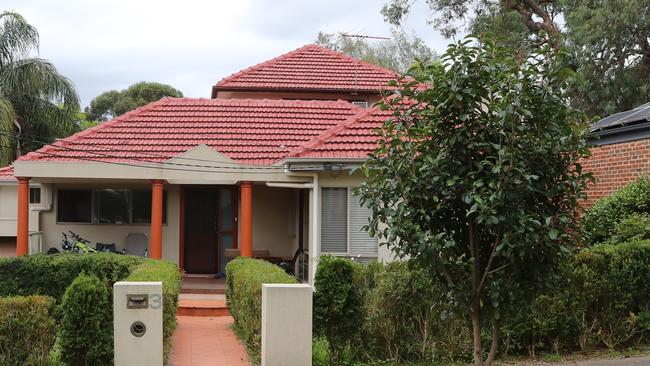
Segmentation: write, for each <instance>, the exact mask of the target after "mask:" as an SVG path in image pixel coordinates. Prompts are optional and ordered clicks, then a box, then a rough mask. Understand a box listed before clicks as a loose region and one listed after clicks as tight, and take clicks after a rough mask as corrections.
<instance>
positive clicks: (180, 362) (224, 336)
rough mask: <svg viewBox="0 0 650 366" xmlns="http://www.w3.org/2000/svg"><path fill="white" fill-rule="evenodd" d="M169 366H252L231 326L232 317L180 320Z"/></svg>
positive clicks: (174, 337)
mask: <svg viewBox="0 0 650 366" xmlns="http://www.w3.org/2000/svg"><path fill="white" fill-rule="evenodd" d="M176 320H177V321H178V325H177V327H176V331H175V332H174V336H173V338H172V342H173V346H172V353H171V356H170V360H169V361H170V363H171V364H172V365H173V366H203V365H206V366H207V365H210V366H250V362H249V361H248V356H247V354H246V351H245V350H244V347H243V346H242V344H241V343H240V342H239V339H237V337H236V336H235V334H234V333H233V331H232V329H230V325H231V324H232V322H233V319H232V317H230V316H222V317H214V318H213V317H191V316H177V317H176Z"/></svg>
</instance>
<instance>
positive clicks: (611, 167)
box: [582, 139, 650, 208]
mask: <svg viewBox="0 0 650 366" xmlns="http://www.w3.org/2000/svg"><path fill="white" fill-rule="evenodd" d="M582 166H583V168H584V170H585V171H587V172H592V173H593V174H594V177H595V178H596V183H595V184H593V185H591V186H590V188H589V191H588V195H589V196H588V199H587V203H586V205H584V207H585V208H586V207H590V206H591V205H592V204H593V203H594V202H595V201H596V200H598V199H599V198H602V197H604V196H607V195H609V194H611V193H612V192H614V191H616V190H617V189H619V188H621V187H623V186H624V185H626V184H627V183H629V182H631V181H633V180H635V179H636V178H637V177H638V176H640V175H648V176H650V139H645V140H638V141H630V142H622V143H618V144H612V145H604V146H598V147H594V148H592V149H591V157H590V158H589V159H586V160H585V161H583V163H582Z"/></svg>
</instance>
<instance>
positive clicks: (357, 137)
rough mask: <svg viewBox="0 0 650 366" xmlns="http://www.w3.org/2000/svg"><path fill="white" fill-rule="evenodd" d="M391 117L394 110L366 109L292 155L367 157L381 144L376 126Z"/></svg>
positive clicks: (314, 157) (307, 156) (317, 137)
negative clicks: (378, 142) (378, 143)
mask: <svg viewBox="0 0 650 366" xmlns="http://www.w3.org/2000/svg"><path fill="white" fill-rule="evenodd" d="M390 117H391V112H390V111H382V110H380V109H378V108H371V109H367V110H364V111H362V112H360V113H357V114H356V115H354V116H352V117H350V118H349V119H348V120H346V121H344V122H342V123H340V124H338V125H336V126H334V127H332V128H330V129H328V130H326V131H324V132H323V133H321V134H320V135H318V136H316V137H314V138H313V139H311V140H310V141H309V142H307V143H305V144H304V145H303V146H301V147H298V148H296V149H294V150H293V151H292V152H290V153H289V155H288V157H290V158H306V159H318V158H321V159H322V158H347V159H365V158H366V157H367V156H368V154H370V153H371V152H372V151H373V150H375V148H376V147H377V139H378V135H377V133H376V129H378V128H380V127H381V126H382V125H383V124H384V122H385V121H386V120H387V119H389V118H390Z"/></svg>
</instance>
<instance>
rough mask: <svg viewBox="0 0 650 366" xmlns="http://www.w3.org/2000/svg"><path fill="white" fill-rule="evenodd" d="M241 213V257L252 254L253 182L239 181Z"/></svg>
mask: <svg viewBox="0 0 650 366" xmlns="http://www.w3.org/2000/svg"><path fill="white" fill-rule="evenodd" d="M240 191H241V197H240V202H241V213H240V215H239V229H240V233H239V238H240V241H239V245H240V248H239V250H240V252H241V253H240V254H241V256H242V257H252V256H253V184H252V183H251V182H241V184H240Z"/></svg>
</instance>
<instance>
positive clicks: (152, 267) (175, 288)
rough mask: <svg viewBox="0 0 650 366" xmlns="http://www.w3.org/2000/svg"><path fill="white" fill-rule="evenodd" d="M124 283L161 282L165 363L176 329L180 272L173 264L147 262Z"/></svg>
mask: <svg viewBox="0 0 650 366" xmlns="http://www.w3.org/2000/svg"><path fill="white" fill-rule="evenodd" d="M126 281H132V282H134V281H144V282H148V281H162V283H163V337H164V343H163V345H164V356H165V362H167V358H168V357H169V353H170V351H171V339H172V334H174V330H175V329H176V310H177V309H178V295H179V293H180V291H181V272H180V271H179V269H178V266H177V265H175V264H174V263H171V262H168V261H163V260H148V261H146V262H144V263H142V264H140V265H139V266H137V267H136V268H135V269H134V270H133V272H131V275H130V276H129V277H128V278H127V279H126Z"/></svg>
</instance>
